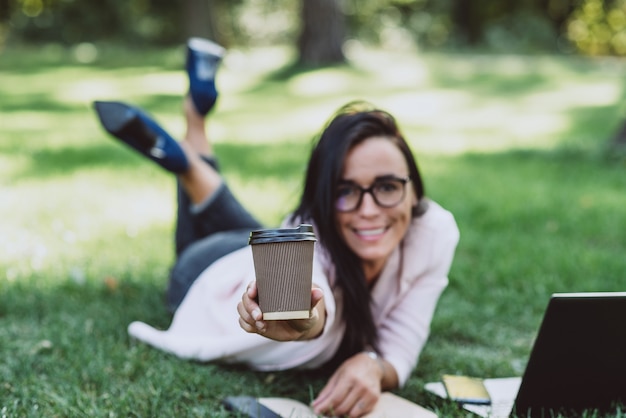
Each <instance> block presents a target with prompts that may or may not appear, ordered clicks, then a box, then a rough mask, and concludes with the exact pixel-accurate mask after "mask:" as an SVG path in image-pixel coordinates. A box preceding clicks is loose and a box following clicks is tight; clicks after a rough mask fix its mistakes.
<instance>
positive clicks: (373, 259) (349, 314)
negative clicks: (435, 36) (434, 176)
mask: <svg viewBox="0 0 626 418" xmlns="http://www.w3.org/2000/svg"><path fill="white" fill-rule="evenodd" d="M187 50H188V54H187V73H188V75H189V80H190V89H189V94H188V95H187V96H186V97H185V101H184V104H185V106H184V110H185V116H186V121H187V133H186V135H185V138H184V140H183V141H181V142H177V141H175V140H174V139H172V138H171V137H170V136H169V135H168V134H167V133H166V132H165V131H164V130H163V129H162V128H161V127H159V125H157V124H156V123H155V122H154V121H153V120H152V119H151V118H150V117H149V116H148V115H147V114H146V113H144V112H142V111H141V110H139V109H137V108H135V107H132V106H128V105H126V104H124V103H119V102H96V103H95V107H96V111H97V113H98V115H99V117H100V120H101V122H102V124H103V126H104V127H105V129H106V130H107V131H108V132H109V133H110V134H112V135H113V136H115V137H116V138H118V139H120V140H121V141H123V142H124V143H126V144H127V145H129V146H131V147H132V148H134V149H135V150H137V151H138V152H140V153H142V154H143V155H145V156H147V157H148V158H150V159H152V160H153V161H155V162H156V163H158V164H160V165H161V166H162V167H163V168H164V169H166V170H168V171H170V172H172V173H173V174H175V175H176V176H177V178H178V180H179V182H178V183H179V193H178V218H177V224H176V236H175V239H176V249H177V260H176V263H175V265H174V267H173V269H172V271H171V276H170V278H169V287H168V291H167V298H168V303H169V305H170V307H171V309H172V310H173V311H174V317H173V320H172V324H171V326H170V328H169V329H168V330H166V331H160V330H156V329H154V328H152V327H150V326H149V325H147V324H144V323H141V322H134V323H132V324H131V325H130V326H129V329H128V331H129V333H130V335H131V336H132V337H134V338H137V339H139V340H141V341H144V342H146V343H148V344H150V345H152V346H154V347H156V348H159V349H161V350H164V351H167V352H170V353H172V354H174V355H177V356H179V357H181V358H185V359H193V360H199V361H215V362H225V363H242V364H246V365H248V366H249V367H250V368H252V369H255V370H264V371H272V370H273V371H275V370H285V369H291V368H300V369H323V370H329V375H330V378H329V380H328V382H327V384H326V385H325V387H324V388H323V389H322V390H321V392H320V393H319V394H318V395H317V397H316V398H315V399H314V400H313V403H312V406H313V409H314V410H315V412H316V413H327V414H336V415H348V416H351V417H358V416H361V415H364V414H366V413H367V412H369V411H371V410H372V408H373V407H374V405H375V404H376V402H377V401H378V398H379V396H380V394H381V392H382V391H385V390H391V389H394V388H397V387H400V386H402V385H403V384H404V383H405V382H406V380H407V379H408V377H409V375H410V373H411V371H412V369H413V368H414V367H415V366H416V364H417V360H418V357H419V354H420V352H421V350H422V348H423V346H424V344H425V342H426V339H427V338H428V334H429V329H430V322H431V319H432V316H433V313H434V310H435V307H436V304H437V301H438V299H439V296H440V294H441V292H442V291H443V290H444V288H445V287H446V286H447V283H448V279H447V276H448V272H449V269H450V266H451V263H452V259H453V256H454V251H455V248H456V245H457V242H458V239H459V231H458V228H457V225H456V223H455V221H454V218H453V216H452V215H451V214H450V213H449V212H448V211H446V210H445V209H443V208H442V207H441V206H439V205H438V204H437V203H435V202H433V201H432V200H429V199H427V198H426V197H425V195H424V188H423V184H422V178H421V176H420V173H419V171H418V168H417V165H416V162H415V160H414V157H413V155H412V153H411V151H410V149H409V146H408V145H407V143H406V141H405V140H404V138H403V137H402V135H401V133H400V131H399V130H398V127H397V126H396V123H395V120H394V118H393V117H392V116H391V115H389V114H388V113H386V112H384V111H382V110H378V109H375V108H372V107H371V106H367V105H365V104H363V103H361V104H350V105H348V106H346V107H344V108H342V109H340V111H339V112H338V113H336V114H335V116H334V117H333V118H332V120H331V121H330V122H329V123H328V124H327V126H326V127H325V128H324V129H323V131H322V132H321V135H320V136H319V139H318V141H317V144H316V145H315V147H314V149H313V151H312V153H311V157H310V160H309V163H308V170H307V173H306V178H305V183H304V190H303V193H302V198H301V200H300V203H299V205H298V207H297V208H295V210H294V211H293V213H292V214H290V215H289V216H288V217H287V218H286V219H285V221H284V223H283V225H282V226H283V227H294V226H297V225H298V224H300V223H309V224H312V225H313V226H314V230H315V234H316V236H317V240H318V241H317V242H316V243H315V257H314V261H313V287H312V289H311V308H310V315H309V318H308V319H301V320H279V321H267V320H263V314H262V312H261V309H260V308H259V305H258V303H257V287H256V283H255V272H254V265H253V261H252V253H251V249H250V246H248V245H247V244H248V238H249V235H250V231H251V230H256V229H260V228H262V227H263V226H262V225H261V224H260V223H259V222H257V221H256V220H255V219H254V217H253V216H252V215H250V213H249V212H247V211H246V210H245V209H244V208H243V207H242V206H241V205H240V203H239V202H238V201H237V200H236V199H235V198H234V197H233V195H232V194H231V192H230V191H229V188H228V186H227V185H226V183H225V181H224V179H223V178H222V176H221V175H220V173H219V170H218V165H217V161H216V157H215V155H214V153H213V149H212V146H211V143H210V141H209V140H208V137H207V135H206V126H205V117H206V115H207V114H208V113H209V111H210V110H211V109H212V108H213V105H214V103H215V101H216V99H217V91H216V89H215V83H214V82H215V70H216V68H217V67H218V64H219V62H220V60H221V57H222V54H223V52H224V50H223V49H222V48H221V47H219V46H217V45H215V44H213V43H211V42H209V41H206V40H200V39H192V40H190V42H189V44H188V48H187ZM261 158H262V157H261Z"/></svg>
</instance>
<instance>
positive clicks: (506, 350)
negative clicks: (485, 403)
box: [0, 46, 626, 417]
mask: <svg viewBox="0 0 626 418" xmlns="http://www.w3.org/2000/svg"><path fill="white" fill-rule="evenodd" d="M183 52H184V51H183V48H169V49H162V50H149V51H137V50H125V49H119V48H116V47H114V46H101V47H100V49H99V50H98V55H97V57H95V60H94V61H91V62H85V61H86V59H85V57H84V56H83V55H81V53H80V50H71V49H64V48H61V47H59V46H45V47H38V48H32V49H30V48H20V49H19V50H17V49H14V50H6V51H3V52H0V217H1V218H2V219H3V222H1V223H0V356H1V357H2V359H3V360H2V362H0V415H2V416H9V417H13V416H20V417H21V416H33V417H35V416H37V417H38V416H218V417H219V416H228V413H227V412H226V411H225V410H223V408H222V407H221V405H220V401H221V399H222V398H223V397H225V396H228V395H252V396H289V397H294V398H298V399H300V400H302V401H305V402H306V401H308V400H310V399H311V397H312V396H313V395H312V394H314V393H316V392H317V391H319V390H320V388H321V387H322V386H323V383H324V380H323V379H322V378H320V377H319V376H315V375H311V374H308V373H304V372H285V373H255V372H250V371H247V370H245V369H244V368H240V367H232V366H221V365H214V364H197V363H193V362H187V361H182V360H179V359H177V358H175V357H173V356H170V355H167V354H164V353H162V352H160V351H157V350H155V349H152V348H150V347H147V346H144V345H142V344H139V343H137V342H134V341H131V340H130V339H129V338H128V336H127V334H126V327H127V325H128V324H129V323H130V322H131V321H133V320H142V321H145V322H148V323H150V324H153V325H155V326H158V327H163V328H164V327H167V326H168V324H169V321H170V319H171V317H170V315H169V314H168V312H167V310H166V309H165V306H164V303H163V294H164V288H165V284H166V278H167V274H168V269H169V266H170V265H171V263H172V260H173V257H174V253H173V244H172V241H171V236H172V231H173V219H174V211H175V206H174V196H175V183H174V181H173V179H172V177H171V176H169V175H167V174H165V173H163V172H162V171H161V170H160V169H159V168H158V167H156V166H154V165H153V164H151V163H149V162H146V161H145V160H143V159H142V158H141V157H138V156H137V155H135V154H134V153H132V152H130V151H129V150H128V149H127V148H126V147H124V146H121V145H120V144H118V143H116V142H115V141H114V140H112V139H111V138H110V137H108V136H107V135H105V133H104V132H103V131H102V129H101V128H100V127H99V125H98V123H97V120H96V118H95V115H94V113H93V111H92V109H91V102H92V101H93V100H96V99H104V100H123V101H128V102H131V103H135V104H138V105H141V106H143V107H145V108H146V109H147V110H149V111H150V112H151V113H152V114H153V115H154V116H155V117H157V119H158V120H159V121H160V122H162V124H163V126H164V127H166V129H168V130H169V131H170V132H171V133H172V134H174V135H175V136H181V135H182V132H183V128H184V127H183V121H182V117H181V116H180V108H181V104H180V101H181V94H182V93H184V91H185V90H186V84H185V79H184V74H183V72H182V71H181V70H180V68H181V66H182V60H183V56H184V55H183ZM349 56H350V60H351V61H350V62H351V64H352V65H351V66H337V67H332V68H326V69H321V70H314V71H313V70H310V71H307V70H305V69H299V70H293V69H288V70H286V69H285V68H286V67H285V66H286V64H287V63H288V62H289V60H290V58H291V55H290V54H289V51H288V50H285V49H280V48H272V49H258V50H240V51H231V52H230V54H229V56H228V57H227V59H226V60H225V62H224V65H223V68H222V70H221V71H220V74H219V78H218V83H219V86H220V91H221V92H222V96H221V97H220V100H219V103H218V108H217V110H216V111H215V113H214V115H213V118H212V119H213V120H212V122H211V123H210V132H211V134H212V135H213V137H214V139H215V144H216V150H217V153H218V155H219V156H220V161H221V165H222V167H223V172H224V175H225V176H226V178H227V179H228V181H229V183H230V185H231V187H232V188H233V190H234V192H235V194H236V195H237V196H239V197H240V198H241V200H242V201H243V202H244V203H245V204H246V205H248V206H249V207H250V208H251V209H252V211H253V212H254V213H255V214H256V215H257V216H258V217H259V218H260V219H261V220H262V221H263V222H265V223H267V224H268V225H275V224H277V223H278V222H279V221H280V220H281V218H282V217H283V216H284V215H285V214H286V213H288V212H289V210H290V209H291V208H293V206H294V205H295V202H296V201H297V199H298V193H299V189H300V186H301V181H302V175H303V173H304V169H305V162H306V159H307V156H308V152H309V150H310V144H311V139H312V137H313V136H314V135H315V133H316V132H317V130H318V129H319V128H320V127H321V126H322V124H323V123H324V122H325V121H326V120H327V119H328V118H329V117H330V115H331V114H332V112H333V111H334V110H335V109H336V108H338V107H339V106H340V105H342V104H344V103H345V102H347V101H349V100H352V99H366V100H370V101H372V102H373V103H375V104H377V105H379V106H381V107H383V108H385V109H387V110H390V111H391V112H392V113H393V114H395V115H397V117H398V119H399V121H400V123H401V126H403V127H404V130H405V133H406V136H407V137H408V138H409V139H410V142H411V144H412V145H413V147H414V150H415V152H416V154H417V158H418V163H419V165H420V168H421V170H422V172H423V175H424V178H425V183H426V188H427V194H428V195H429V196H430V197H432V198H433V199H434V200H436V201H438V202H439V203H440V204H442V205H443V206H444V207H446V208H448V209H450V210H451V211H452V212H453V213H454V214H455V216H456V219H457V222H458V224H459V227H460V230H461V241H460V244H459V247H458V250H457V256H456V259H455V261H454V264H453V267H452V270H451V273H450V286H449V288H448V289H447V290H446V291H445V292H444V294H443V296H442V298H441V301H440V304H439V306H438V309H437V312H436V315H435V319H434V321H433V325H432V334H431V338H430V340H429V342H428V343H427V345H426V348H425V350H424V351H423V353H422V356H421V358H420V363H419V365H418V367H417V369H416V370H415V371H414V372H413V375H412V377H411V379H410V380H409V382H408V383H407V385H406V386H405V387H404V388H403V389H401V390H398V391H397V393H398V394H400V395H402V396H404V397H406V398H408V399H410V400H413V401H415V402H417V403H419V404H421V405H424V406H426V407H428V408H431V409H433V410H435V411H437V412H439V414H440V415H441V416H465V414H464V413H463V412H461V411H459V410H458V409H457V408H456V407H455V406H454V405H452V404H450V403H448V402H445V401H442V400H440V399H436V398H435V397H433V396H432V395H430V394H428V393H426V392H425V391H424V389H423V385H424V383H426V382H429V381H434V380H438V379H439V376H440V375H441V374H442V373H462V374H468V375H473V376H479V377H507V376H514V375H519V374H521V373H522V372H523V370H524V366H525V362H526V359H527V356H528V354H529V351H530V348H531V345H532V342H533V338H534V336H535V335H536V331H537V327H538V325H539V322H540V320H541V316H542V313H543V309H544V308H545V306H546V304H547V301H548V299H549V296H550V294H551V293H553V292H569V291H576V292H580V291H620V290H624V287H625V284H626V278H625V276H626V257H624V256H623V254H624V251H625V250H626V234H624V231H626V211H624V210H623V208H624V207H626V193H624V190H626V177H625V176H624V171H625V169H626V165H625V164H624V160H622V159H619V158H610V156H609V155H608V154H607V153H606V150H605V145H606V143H607V142H608V140H609V139H610V137H611V135H613V133H614V132H615V131H616V130H617V129H618V127H619V125H620V123H621V122H622V117H623V113H624V112H623V110H624V109H623V107H622V105H621V103H622V101H623V99H624V80H623V74H624V70H625V66H626V65H625V64H624V63H622V62H621V61H619V60H613V59H593V60H589V59H583V58H577V57H551V56H526V57H522V56H513V55H511V56H489V55H477V54H442V53H439V54H435V53H421V54H418V53H408V52H395V53H394V52H390V51H385V52H382V51H374V50H369V49H363V48H357V47H356V46H353V47H352V48H351V49H350V50H349ZM268 196H270V197H268ZM616 415H618V416H623V415H624V414H623V413H620V412H617V413H616ZM589 416H593V414H592V413H590V414H589Z"/></svg>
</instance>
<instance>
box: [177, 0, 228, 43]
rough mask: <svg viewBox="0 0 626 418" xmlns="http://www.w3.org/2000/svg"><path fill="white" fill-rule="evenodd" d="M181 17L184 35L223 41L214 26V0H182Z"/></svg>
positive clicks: (218, 41) (215, 18) (215, 19)
mask: <svg viewBox="0 0 626 418" xmlns="http://www.w3.org/2000/svg"><path fill="white" fill-rule="evenodd" d="M182 18H183V21H182V28H183V31H184V35H185V37H187V38H190V37H194V36H197V37H201V38H208V39H212V40H214V41H215V42H217V43H222V42H223V40H222V39H221V37H220V34H219V33H218V32H219V31H218V29H217V26H216V21H217V17H216V4H215V0H184V1H183V13H182Z"/></svg>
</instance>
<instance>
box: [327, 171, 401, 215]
mask: <svg viewBox="0 0 626 418" xmlns="http://www.w3.org/2000/svg"><path fill="white" fill-rule="evenodd" d="M390 180H391V181H398V182H400V183H402V197H401V198H400V199H399V200H398V201H397V202H396V203H394V204H393V205H383V204H381V203H380V202H379V201H378V198H377V197H376V195H375V194H374V191H373V190H374V187H375V186H376V184H377V183H379V182H381V181H390ZM410 182H411V177H410V176H406V177H396V176H393V175H391V176H381V177H377V178H375V179H374V181H373V182H372V184H370V186H369V187H362V186H361V185H359V184H357V183H355V182H353V181H351V180H343V181H341V182H340V184H350V185H351V186H354V187H356V188H357V189H358V190H359V192H360V194H359V199H358V200H357V202H356V205H355V206H354V208H352V209H348V210H342V209H340V208H338V207H337V202H338V200H339V199H338V198H337V199H335V210H337V212H341V213H347V212H354V211H356V210H358V209H359V208H360V207H361V204H362V203H363V196H364V195H365V193H369V194H370V196H372V199H373V200H374V203H376V205H378V206H380V207H381V208H386V209H389V208H393V207H396V206H398V205H399V204H400V203H402V201H403V200H404V198H405V197H406V185H407V183H410Z"/></svg>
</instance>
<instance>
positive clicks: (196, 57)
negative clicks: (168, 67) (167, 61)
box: [186, 38, 226, 116]
mask: <svg viewBox="0 0 626 418" xmlns="http://www.w3.org/2000/svg"><path fill="white" fill-rule="evenodd" d="M225 51H226V50H225V49H224V48H223V47H221V46H219V45H218V44H216V43H214V42H211V41H209V40H208V39H203V38H191V39H189V41H188V42H187V62H186V69H187V75H188V76H189V93H190V95H191V98H192V99H193V104H194V106H195V108H196V110H197V111H198V113H199V114H200V115H202V116H205V115H206V114H207V113H209V111H210V110H211V109H212V108H213V105H215V102H216V100H217V89H216V87H215V73H216V71H217V67H218V65H219V63H220V62H221V60H222V57H223V56H224V53H225Z"/></svg>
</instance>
